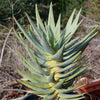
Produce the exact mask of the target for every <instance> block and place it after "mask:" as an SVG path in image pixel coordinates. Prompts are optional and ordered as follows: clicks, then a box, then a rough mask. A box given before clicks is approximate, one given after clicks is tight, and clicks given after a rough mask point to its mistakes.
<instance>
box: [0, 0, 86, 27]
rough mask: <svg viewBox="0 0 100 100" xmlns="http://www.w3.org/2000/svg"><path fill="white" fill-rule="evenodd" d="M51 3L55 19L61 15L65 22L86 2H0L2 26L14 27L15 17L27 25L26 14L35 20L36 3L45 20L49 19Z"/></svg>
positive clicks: (55, 0) (52, 0)
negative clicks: (48, 11)
mask: <svg viewBox="0 0 100 100" xmlns="http://www.w3.org/2000/svg"><path fill="white" fill-rule="evenodd" d="M50 2H52V3H53V6H54V13H55V15H56V16H55V17H58V14H59V13H61V14H62V17H63V18H64V20H67V19H68V17H69V15H70V14H71V12H72V11H73V9H74V8H76V9H77V10H79V9H80V8H81V7H82V6H83V5H84V2H85V0H0V24H3V25H5V26H10V25H12V23H13V16H15V17H16V18H17V19H19V21H20V22H21V23H22V24H23V23H25V20H24V12H27V13H28V14H29V15H30V16H31V17H32V18H33V19H34V18H35V10H34V6H35V4H36V3H37V4H38V7H39V8H41V10H40V9H39V10H40V14H41V17H42V19H43V20H44V19H46V18H47V14H48V13H47V9H48V8H49V4H50ZM65 17H66V18H65Z"/></svg>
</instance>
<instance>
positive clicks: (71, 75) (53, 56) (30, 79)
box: [14, 3, 97, 100]
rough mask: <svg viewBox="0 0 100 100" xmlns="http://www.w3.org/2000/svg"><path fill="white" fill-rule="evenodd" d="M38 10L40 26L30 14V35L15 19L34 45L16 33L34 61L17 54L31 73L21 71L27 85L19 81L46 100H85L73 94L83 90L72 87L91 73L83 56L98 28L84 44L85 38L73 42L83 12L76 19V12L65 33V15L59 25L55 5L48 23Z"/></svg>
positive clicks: (37, 19)
mask: <svg viewBox="0 0 100 100" xmlns="http://www.w3.org/2000/svg"><path fill="white" fill-rule="evenodd" d="M35 9H36V21H37V25H35V24H34V22H33V21H32V20H31V18H30V17H29V15H28V14H27V13H26V16H27V18H28V20H29V23H30V26H29V28H28V29H29V30H28V32H27V31H26V30H25V29H24V28H23V27H22V26H21V25H20V24H19V22H18V21H17V20H16V19H15V22H16V23H17V25H18V27H19V29H20V31H21V32H22V33H23V34H24V35H25V37H26V38H27V39H28V40H29V42H30V44H31V45H33V46H30V45H29V44H27V42H26V40H25V39H24V38H23V37H22V35H21V33H20V32H18V33H17V32H16V31H15V30H14V31H15V34H16V36H17V38H18V39H19V40H20V42H21V43H22V44H23V46H24V47H25V49H26V50H27V52H28V54H29V57H30V58H27V57H25V56H24V55H23V54H22V53H21V52H19V51H17V52H18V53H19V55H20V56H21V57H22V59H23V60H21V62H22V63H23V65H24V66H25V67H26V68H27V69H28V71H24V70H21V69H20V68H17V70H18V72H19V74H20V75H21V76H23V77H24V78H26V79H27V81H23V80H19V79H18V81H19V82H21V83H22V84H24V85H25V86H27V87H29V88H30V89H31V90H30V91H27V92H29V93H32V94H35V95H38V96H40V97H43V100H80V99H82V98H84V97H83V95H84V94H71V93H72V92H73V91H75V90H76V89H79V88H80V87H82V86H76V87H72V84H73V82H74V80H75V79H76V78H77V77H79V76H80V75H82V74H84V73H85V72H87V71H88V70H90V69H89V68H88V67H89V66H87V65H86V64H85V63H86V62H87V59H86V60H85V61H83V59H84V57H85V55H83V56H82V52H83V51H84V49H85V48H86V47H87V45H88V43H89V41H90V40H91V39H92V38H93V37H94V36H95V35H96V34H97V32H95V31H96V29H97V27H96V28H95V29H93V30H92V31H91V32H90V33H89V34H88V35H86V36H85V37H84V38H82V39H81V40H80V38H81V37H77V38H75V39H72V36H73V35H74V33H75V32H76V30H77V28H78V27H79V26H80V24H81V23H82V21H83V20H81V21H79V16H80V12H81V10H80V11H79V12H78V14H77V15H76V16H74V15H75V11H76V10H74V11H73V12H72V14H71V16H70V18H69V20H68V22H67V24H66V26H65V28H64V30H63V31H61V30H60V22H61V15H59V17H58V21H57V23H55V21H54V15H53V8H52V3H51V5H50V9H49V16H48V22H44V23H43V22H42V20H41V18H40V15H39V12H38V8H37V5H36V7H35ZM79 40H80V41H79ZM84 64H85V65H84ZM83 65H84V66H83ZM82 66H83V67H82Z"/></svg>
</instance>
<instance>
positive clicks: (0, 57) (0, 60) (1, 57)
mask: <svg viewBox="0 0 100 100" xmlns="http://www.w3.org/2000/svg"><path fill="white" fill-rule="evenodd" d="M12 30H13V27H12V28H11V29H10V31H9V33H8V35H7V37H6V39H5V41H4V44H3V47H2V51H1V56H0V67H1V63H2V59H3V53H4V49H5V46H6V42H7V40H8V37H9V35H10V34H11V32H12Z"/></svg>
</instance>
